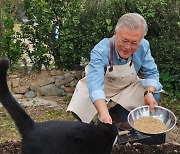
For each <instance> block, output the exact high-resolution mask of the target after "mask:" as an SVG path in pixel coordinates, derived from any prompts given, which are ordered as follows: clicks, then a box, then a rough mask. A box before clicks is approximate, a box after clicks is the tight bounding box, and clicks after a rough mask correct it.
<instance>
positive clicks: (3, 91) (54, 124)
mask: <svg viewBox="0 0 180 154" xmlns="http://www.w3.org/2000/svg"><path fill="white" fill-rule="evenodd" d="M8 68H9V60H8V59H1V60H0V101H1V103H2V104H3V106H4V107H5V108H6V110H7V111H8V113H9V114H10V116H11V117H12V119H13V120H14V121H15V124H16V126H17V128H18V130H19V132H20V134H21V136H22V144H21V153H22V154H110V153H111V150H112V146H113V143H114V140H115V138H116V136H117V134H118V132H117V129H116V127H115V126H114V125H109V124H103V123H100V124H98V125H91V124H86V123H82V122H78V121H46V122H41V123H36V122H34V121H33V120H32V119H31V118H30V117H29V115H28V114H27V113H26V112H25V111H24V109H23V108H22V107H21V106H20V105H19V103H18V102H17V101H16V99H15V98H14V97H13V96H12V94H11V93H10V91H9V89H8V85H7V78H6V76H7V70H8Z"/></svg>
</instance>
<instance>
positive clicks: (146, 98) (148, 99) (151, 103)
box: [144, 93, 158, 112]
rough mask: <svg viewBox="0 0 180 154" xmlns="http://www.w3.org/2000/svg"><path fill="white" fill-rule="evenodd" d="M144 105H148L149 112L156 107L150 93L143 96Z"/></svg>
mask: <svg viewBox="0 0 180 154" xmlns="http://www.w3.org/2000/svg"><path fill="white" fill-rule="evenodd" d="M144 103H145V105H149V108H150V111H151V112H153V110H154V107H155V106H157V105H158V103H157V102H156V100H155V98H154V96H153V94H152V93H148V94H146V96H144Z"/></svg>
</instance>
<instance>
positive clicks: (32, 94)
mask: <svg viewBox="0 0 180 154" xmlns="http://www.w3.org/2000/svg"><path fill="white" fill-rule="evenodd" d="M24 96H25V97H26V98H34V97H36V96H37V94H36V93H35V92H34V91H28V92H26V93H25V94H24Z"/></svg>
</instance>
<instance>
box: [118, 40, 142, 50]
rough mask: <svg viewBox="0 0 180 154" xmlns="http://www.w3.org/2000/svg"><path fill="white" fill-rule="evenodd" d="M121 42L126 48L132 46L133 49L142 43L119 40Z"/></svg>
mask: <svg viewBox="0 0 180 154" xmlns="http://www.w3.org/2000/svg"><path fill="white" fill-rule="evenodd" d="M119 42H120V43H121V44H123V45H125V46H128V45H129V46H130V47H131V48H137V47H138V46H139V43H140V41H133V42H130V41H129V40H126V39H119Z"/></svg>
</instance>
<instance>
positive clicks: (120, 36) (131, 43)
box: [114, 27, 143, 59]
mask: <svg viewBox="0 0 180 154" xmlns="http://www.w3.org/2000/svg"><path fill="white" fill-rule="evenodd" d="M114 35H115V46H116V49H117V51H118V53H119V55H120V56H121V58H123V59H127V58H129V57H130V56H131V55H132V54H133V53H134V52H135V51H136V49H137V48H138V47H139V44H140V42H141V40H142V38H143V30H142V29H129V28H126V27H122V28H121V29H120V30H119V31H116V30H115V32H114Z"/></svg>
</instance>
